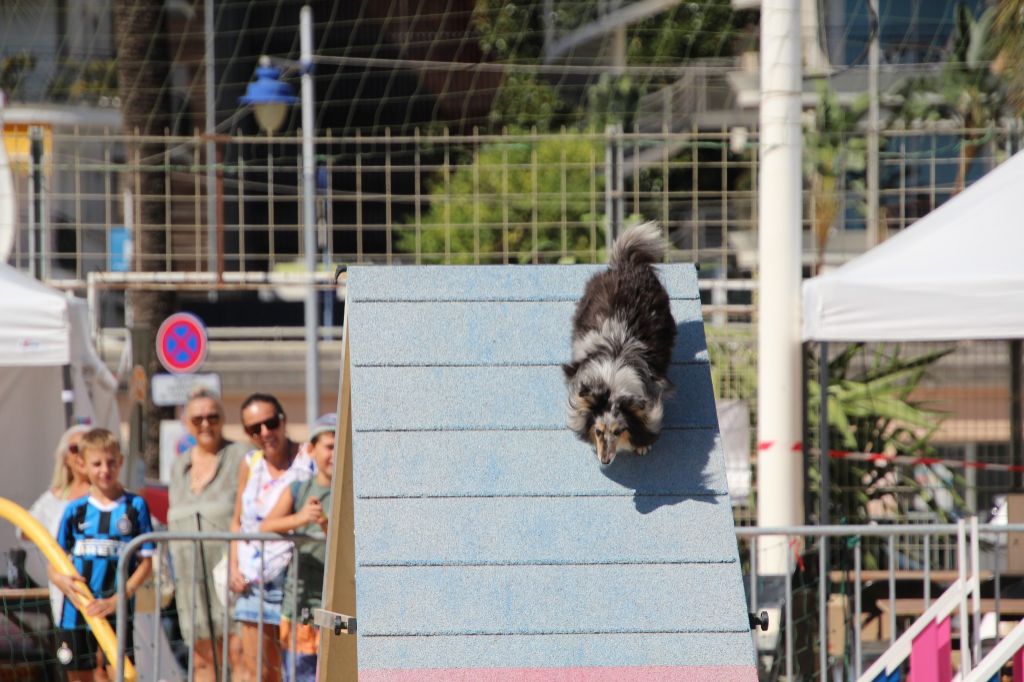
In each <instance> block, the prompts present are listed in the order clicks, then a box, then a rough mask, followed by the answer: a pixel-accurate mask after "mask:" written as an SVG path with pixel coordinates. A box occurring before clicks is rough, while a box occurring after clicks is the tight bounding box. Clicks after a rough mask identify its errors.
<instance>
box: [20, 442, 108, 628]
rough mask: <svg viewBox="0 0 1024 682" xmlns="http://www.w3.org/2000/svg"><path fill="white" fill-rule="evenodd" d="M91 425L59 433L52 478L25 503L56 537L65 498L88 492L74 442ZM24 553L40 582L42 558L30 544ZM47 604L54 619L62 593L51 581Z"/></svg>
mask: <svg viewBox="0 0 1024 682" xmlns="http://www.w3.org/2000/svg"><path fill="white" fill-rule="evenodd" d="M91 428H92V427H90V426H87V425H85V424H76V425H75V426H72V427H71V428H69V429H68V430H67V431H65V432H64V435H62V436H61V437H60V440H59V441H58V442H57V449H56V450H54V452H53V478H52V479H51V480H50V487H49V488H48V489H47V490H46V492H44V493H43V494H42V495H40V496H39V498H38V499H37V500H36V501H35V502H33V503H32V506H31V507H29V510H28V513H29V514H31V515H32V516H33V517H34V518H35V520H36V521H38V522H39V523H41V524H43V526H44V527H45V528H46V530H48V531H50V535H52V536H54V537H57V527H58V526H59V525H60V519H61V517H62V516H63V515H64V508H65V507H67V506H68V502H71V501H72V500H77V499H78V498H79V497H84V496H85V495H88V494H89V479H88V478H86V476H85V463H84V462H83V461H82V455H81V454H80V453H79V452H78V444H79V442H81V440H82V436H84V435H85V434H86V433H88V432H89V430H90V429H91ZM27 557H28V558H27V565H26V570H27V572H28V574H29V575H31V576H32V577H33V579H35V580H36V582H38V583H42V582H43V576H45V575H46V560H45V559H44V558H43V556H42V554H40V553H39V551H38V550H37V549H35V546H34V545H33V546H32V548H31V549H30V551H28V553H27ZM50 604H51V606H52V607H53V617H54V620H56V619H57V618H59V617H60V610H61V606H62V605H63V604H64V595H63V594H62V593H61V591H60V590H58V589H57V588H56V587H55V586H54V585H52V584H51V585H50Z"/></svg>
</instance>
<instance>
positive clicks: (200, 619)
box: [167, 388, 247, 682]
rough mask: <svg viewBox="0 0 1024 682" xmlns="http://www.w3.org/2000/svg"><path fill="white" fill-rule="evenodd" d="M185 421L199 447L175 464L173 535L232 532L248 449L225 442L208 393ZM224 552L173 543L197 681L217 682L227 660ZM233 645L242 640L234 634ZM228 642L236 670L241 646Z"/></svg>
mask: <svg viewBox="0 0 1024 682" xmlns="http://www.w3.org/2000/svg"><path fill="white" fill-rule="evenodd" d="M182 419H183V421H184V422H185V428H186V429H187V430H188V432H189V434H191V436H192V438H193V439H194V440H195V445H193V446H192V447H191V448H190V449H189V450H188V452H186V453H184V454H183V455H181V456H180V457H178V458H177V459H176V460H175V462H174V466H173V468H172V472H171V480H170V485H169V486H168V503H169V505H168V510H167V526H168V528H169V529H170V530H172V531H203V532H209V531H227V530H228V529H229V528H230V527H231V519H232V516H233V514H234V511H235V504H234V500H235V486H236V485H237V482H238V468H239V465H240V464H241V462H242V458H243V457H244V456H245V452H246V450H247V448H246V447H245V445H243V444H242V443H233V442H231V441H229V440H227V439H226V438H224V435H223V433H222V429H223V426H224V408H223V406H222V405H221V403H220V400H219V399H218V398H217V396H216V395H215V394H213V393H211V392H210V391H208V390H206V389H205V388H199V389H195V390H193V391H192V393H191V394H190V395H189V399H188V402H186V403H185V409H184V412H183V414H182ZM224 549H225V544H224V543H223V542H204V543H202V544H201V546H200V547H199V548H198V550H197V548H196V546H195V544H194V543H191V542H172V543H170V550H171V560H172V561H173V563H174V595H175V603H176V605H177V608H178V624H179V626H180V628H181V634H182V639H183V640H184V641H185V643H186V644H188V645H189V646H190V648H191V649H192V652H193V671H194V678H193V679H195V680H196V681H197V682H213V680H215V679H216V678H217V671H218V669H219V667H220V666H219V664H220V662H221V660H222V659H221V656H222V655H223V648H222V647H223V639H222V638H223V636H224V632H223V627H224V626H223V624H224V611H223V605H222V604H221V603H220V600H219V599H217V598H216V592H215V587H214V581H213V577H212V576H213V568H214V566H216V565H217V562H219V561H220V560H221V559H222V558H223V556H224ZM197 572H198V575H197ZM199 576H205V583H206V584H205V585H204V584H203V581H199V580H197V578H198V577H199ZM211 630H212V632H211ZM229 640H237V637H232V636H231V635H230V633H229ZM229 643H230V644H231V645H232V647H231V648H232V651H231V652H230V653H229V659H231V663H232V665H233V666H234V665H236V664H237V661H236V658H237V651H236V650H237V649H238V644H237V641H232V642H229ZM236 669H237V668H236Z"/></svg>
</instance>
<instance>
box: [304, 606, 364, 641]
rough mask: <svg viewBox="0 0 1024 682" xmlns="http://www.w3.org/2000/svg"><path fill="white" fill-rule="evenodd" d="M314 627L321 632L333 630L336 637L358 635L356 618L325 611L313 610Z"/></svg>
mask: <svg viewBox="0 0 1024 682" xmlns="http://www.w3.org/2000/svg"><path fill="white" fill-rule="evenodd" d="M313 627H316V628H320V629H321V630H333V631H334V634H335V635H340V634H342V633H344V634H346V635H354V634H356V617H355V616H346V615H345V614H343V613H335V612H334V611H326V610H324V609H313Z"/></svg>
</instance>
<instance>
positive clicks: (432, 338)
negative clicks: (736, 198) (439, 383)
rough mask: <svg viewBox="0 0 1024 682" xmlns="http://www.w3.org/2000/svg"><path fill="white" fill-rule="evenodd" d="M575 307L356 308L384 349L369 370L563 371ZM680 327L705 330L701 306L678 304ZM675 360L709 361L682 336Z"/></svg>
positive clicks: (373, 353)
mask: <svg viewBox="0 0 1024 682" xmlns="http://www.w3.org/2000/svg"><path fill="white" fill-rule="evenodd" d="M575 309H576V304H575V302H574V301H556V302H526V303H511V302H507V301H500V302H482V303H480V302H439V303H434V304H431V305H424V304H422V303H409V302H404V301H403V302H388V303H366V304H364V305H359V306H353V310H352V318H351V320H352V323H353V324H356V325H365V327H366V328H369V329H373V330H374V332H375V333H376V334H377V335H378V338H379V339H381V341H382V343H378V344H375V345H371V346H369V347H367V349H366V352H365V353H364V354H362V355H360V357H359V358H358V363H359V365H360V366H367V365H370V366H372V365H396V366H405V365H559V364H561V363H563V362H568V360H569V358H570V356H571V349H570V342H571V339H572V316H573V312H574V311H575ZM672 317H673V318H675V320H676V323H677V324H680V325H684V324H696V325H703V320H702V318H701V311H700V301H697V300H692V299H689V300H676V301H673V302H672ZM672 358H673V362H675V363H677V364H684V363H688V362H704V363H706V362H707V361H708V355H707V349H706V348H705V346H704V344H703V337H702V336H698V335H695V334H679V335H678V336H677V339H676V346H675V349H674V351H673V353H672Z"/></svg>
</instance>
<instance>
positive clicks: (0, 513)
mask: <svg viewBox="0 0 1024 682" xmlns="http://www.w3.org/2000/svg"><path fill="white" fill-rule="evenodd" d="M0 518H4V519H6V520H8V521H10V522H11V523H13V524H14V525H15V526H17V527H18V528H19V529H21V532H22V535H24V536H25V537H26V538H28V539H29V540H31V541H32V543H33V544H34V545H35V546H36V547H38V548H39V551H40V552H42V553H43V556H44V557H46V560H47V561H49V562H50V565H51V566H53V567H54V568H55V569H56V570H57V572H58V573H62V574H64V575H78V572H77V571H76V570H75V567H74V566H73V565H72V564H71V560H70V559H68V556H67V554H65V553H64V550H63V549H61V547H60V545H58V544H57V541H56V540H54V539H53V536H52V535H50V532H49V531H48V530H46V529H45V528H44V527H43V524H41V523H39V522H38V521H36V520H35V518H34V517H33V516H32V515H31V514H29V513H28V512H27V511H25V510H24V509H22V508H21V507H19V506H18V505H16V504H14V503H13V502H11V501H10V500H8V499H7V498H4V497H0ZM85 591H86V593H88V594H87V595H85V596H82V598H81V599H80V601H81V602H82V606H85V605H87V604H89V603H91V602H92V600H93V596H92V594H91V593H89V588H88V587H86V588H85ZM82 615H83V616H84V617H85V622H86V623H88V624H89V627H90V628H91V629H92V634H93V636H94V637H95V638H96V642H97V643H98V644H99V645H100V649H102V650H103V654H104V655H105V656H106V657H107V660H108V661H116V660H117V635H115V634H114V630H113V628H111V627H110V623H108V622H107V619H106V618H98V617H95V616H86V615H85V614H84V613H83V614H82ZM115 667H116V666H115ZM124 679H125V680H126V682H134V680H135V666H134V665H132V662H131V661H129V660H128V659H127V658H125V661H124Z"/></svg>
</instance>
